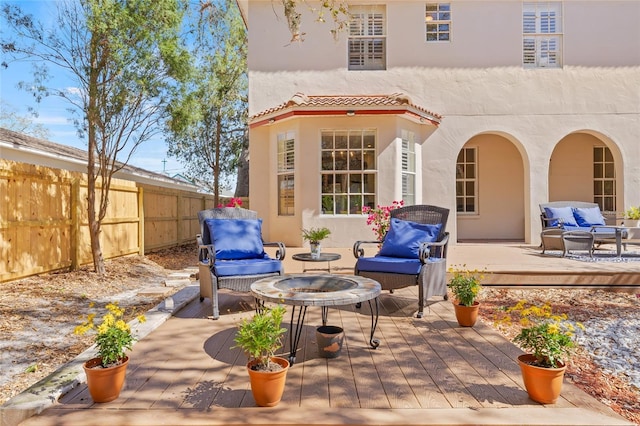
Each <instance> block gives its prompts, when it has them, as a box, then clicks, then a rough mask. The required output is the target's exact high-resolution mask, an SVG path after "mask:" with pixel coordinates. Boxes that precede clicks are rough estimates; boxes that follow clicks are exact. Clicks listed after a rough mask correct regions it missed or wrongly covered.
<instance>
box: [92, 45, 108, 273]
mask: <svg viewBox="0 0 640 426" xmlns="http://www.w3.org/2000/svg"><path fill="white" fill-rule="evenodd" d="M90 43H91V44H90V49H91V52H90V55H91V62H90V63H91V69H90V71H89V105H88V106H87V107H88V108H87V122H88V123H87V124H88V132H87V133H88V137H89V141H88V147H87V154H88V160H87V217H88V219H89V238H90V240H91V254H92V256H93V269H94V271H95V272H96V273H97V274H98V275H100V276H102V275H104V274H105V272H106V271H105V267H104V258H103V257H102V248H101V247H100V220H98V219H97V218H96V151H97V149H96V146H97V140H96V139H97V136H96V126H97V123H98V113H97V111H98V107H97V98H98V65H97V63H96V62H97V60H98V59H97V56H98V55H97V52H98V40H97V36H96V35H92V37H91V42H90Z"/></svg>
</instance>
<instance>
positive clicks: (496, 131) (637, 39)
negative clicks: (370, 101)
mask: <svg viewBox="0 0 640 426" xmlns="http://www.w3.org/2000/svg"><path fill="white" fill-rule="evenodd" d="M353 3H358V2H353ZM376 3H378V2H376ZM451 4H452V14H453V15H452V16H453V27H452V28H453V33H452V42H451V43H437V44H428V43H425V42H424V3H423V2H417V1H393V2H387V23H388V26H387V34H388V36H387V52H388V53H387V70H385V71H348V70H347V69H346V37H345V36H344V35H343V36H342V37H341V38H340V39H339V40H338V41H337V42H334V41H333V39H332V38H331V36H330V34H329V31H328V30H329V26H327V25H322V24H317V23H314V22H311V21H309V16H308V15H306V19H307V21H305V22H303V29H304V31H305V32H306V33H307V34H306V38H305V42H304V43H302V44H292V45H289V44H288V39H289V34H288V31H287V29H286V25H285V22H284V21H283V20H282V18H280V20H278V19H277V17H276V16H275V15H274V12H273V8H272V4H271V2H270V1H250V2H249V9H248V15H247V16H248V17H249V33H250V38H249V39H250V43H249V47H250V49H249V78H250V79H249V86H250V100H251V102H250V114H255V113H257V112H260V111H263V110H265V109H268V108H271V107H273V106H275V105H277V104H280V103H282V102H284V101H286V100H288V99H289V98H291V96H292V95H293V94H294V93H296V92H303V93H305V94H308V95H338V94H350V95H363V94H391V93H394V92H403V93H406V94H408V95H409V96H410V97H411V100H412V102H413V103H415V104H417V105H420V106H423V107H425V108H427V109H429V110H431V111H434V112H436V113H439V114H442V115H443V116H444V118H443V120H442V124H441V125H440V127H439V128H438V129H437V130H436V131H435V132H433V134H431V135H426V134H425V139H424V141H423V143H422V146H421V163H422V167H421V175H422V176H421V186H422V191H421V194H420V197H421V201H422V202H423V203H426V204H436V205H442V206H446V207H449V208H450V209H451V211H452V214H451V216H450V220H449V223H448V225H447V229H448V230H449V231H450V232H451V234H452V241H454V242H455V241H456V239H457V235H458V232H461V234H466V235H465V237H470V236H472V235H473V234H472V233H471V231H470V230H469V229H467V228H464V227H463V225H462V224H461V225H460V227H461V229H460V230H458V229H457V228H458V220H456V215H455V167H454V165H455V158H456V156H457V154H458V152H459V150H460V149H461V148H462V147H463V146H464V145H465V144H466V143H468V142H469V141H472V140H474V138H476V137H479V136H478V135H486V134H489V135H499V137H494V138H493V139H494V140H496V141H499V142H498V146H496V147H492V148H491V149H492V150H493V151H489V152H494V153H495V155H496V156H497V155H500V158H493V157H491V158H489V159H485V158H484V157H483V160H487V161H488V163H487V164H483V167H494V166H496V167H497V166H499V165H500V163H501V162H504V161H505V160H508V163H509V164H510V165H512V166H510V167H512V170H503V171H500V172H499V173H506V172H507V171H508V172H509V173H515V174H516V175H518V174H520V176H519V177H518V178H517V180H514V181H513V182H509V184H510V190H509V195H508V197H509V198H508V199H509V200H512V201H511V202H514V201H513V200H520V199H521V200H522V201H521V204H520V207H518V208H517V209H516V211H515V213H516V214H517V215H521V218H519V219H515V221H514V222H513V223H512V224H510V225H509V226H508V229H504V228H502V229H496V226H497V225H493V228H487V229H489V230H491V231H492V232H487V235H488V236H490V235H498V234H500V232H506V233H507V234H506V237H505V238H510V237H514V238H517V237H515V236H517V235H519V234H520V235H523V237H522V238H523V239H524V240H525V241H527V242H531V243H533V244H535V243H537V241H539V236H538V235H539V229H540V225H539V209H538V204H539V203H541V202H546V201H548V200H550V199H551V197H552V196H553V197H556V196H558V197H564V196H567V197H568V196H569V195H572V196H571V197H570V198H572V199H576V196H577V195H578V194H576V193H575V191H573V190H572V189H571V188H569V187H567V189H563V185H558V184H554V185H551V184H550V179H551V177H552V176H554V175H556V174H557V173H561V174H562V173H564V174H569V175H570V176H571V177H570V178H567V179H566V182H573V183H574V184H575V185H578V182H583V181H584V180H585V179H587V180H591V177H587V174H588V172H589V167H587V166H586V165H584V164H582V165H581V166H580V167H577V166H574V165H575V160H576V159H580V161H581V162H582V161H583V160H582V159H581V158H582V157H583V156H585V155H590V152H591V149H592V148H588V149H587V150H586V151H584V152H583V151H581V152H580V153H578V154H577V155H576V156H573V157H572V156H571V155H569V153H564V154H562V155H559V154H560V153H562V152H563V150H565V149H567V148H566V147H567V146H569V145H565V143H566V144H571V143H573V142H571V140H572V139H574V138H577V137H576V136H573V135H574V134H576V133H577V134H588V135H593V139H592V140H591V142H589V143H590V146H592V145H593V144H606V145H607V146H609V147H610V148H611V149H612V151H613V152H614V157H615V158H616V173H617V176H618V185H617V193H618V206H619V208H621V209H623V208H626V207H628V206H629V205H638V204H640V192H639V191H637V189H636V188H638V187H639V185H640V161H635V159H638V158H640V144H639V143H638V140H639V138H640V130H639V129H640V2H636V1H607V2H606V5H605V2H592V1H571V0H569V1H564V10H563V12H564V22H563V24H564V29H563V33H564V36H563V40H564V45H563V59H564V61H563V62H564V66H563V68H561V69H523V67H522V66H521V55H522V51H521V49H522V47H521V46H522V24H521V21H522V2H521V1H519V0H518V1H515V0H514V1H510V0H506V1H495V2H489V1H487V2H485V1H483V2H477V1H455V0H453V1H451ZM605 12H606V13H605ZM596 23H597V25H598V27H599V28H607V31H593V28H594V25H596ZM604 33H606V34H604ZM256 34H257V35H256ZM354 118H357V117H354ZM345 119H346V118H342V117H340V118H339V119H338V118H336V120H345ZM304 120H305V119H296V120H295V121H299V122H297V123H294V124H288V122H287V121H284V122H282V123H281V124H278V125H279V126H285V125H286V126H290V125H293V126H298V125H299V126H302V127H303V128H304V130H301V132H302V133H304V137H303V138H302V140H303V141H304V143H312V142H313V141H314V137H315V138H316V140H315V142H316V143H317V140H318V137H319V136H318V133H317V129H319V128H321V127H322V126H329V127H332V126H336V125H342V121H336V120H333V119H330V118H325V119H324V120H327V122H326V123H323V124H318V123H314V124H305V123H303V121H304ZM306 120H316V119H315V118H314V119H306ZM363 120H366V121H365V122H363V123H362V126H363V127H375V128H376V129H377V130H378V132H379V134H380V135H381V136H382V138H381V139H380V141H381V142H382V141H384V139H385V138H386V137H389V138H392V137H397V134H396V132H397V129H398V125H397V123H395V122H393V121H381V120H379V119H378V118H374V119H371V118H369V119H363ZM286 126H285V128H286ZM307 126H309V127H307ZM267 127H269V129H268V130H265V129H264V128H258V129H252V131H251V133H250V139H251V145H252V151H251V152H252V154H251V155H252V160H251V161H252V162H251V167H252V174H251V189H250V197H251V205H252V207H253V208H256V209H258V210H262V209H264V212H261V214H262V216H264V214H263V213H266V212H269V218H270V219H273V221H274V223H273V224H272V227H271V228H272V229H271V231H273V232H274V233H275V232H276V231H277V232H278V233H281V232H284V231H285V230H287V231H289V232H291V229H292V225H291V223H290V221H289V220H288V219H282V218H274V217H273V216H272V215H273V214H274V213H273V212H274V211H275V209H276V207H277V204H276V203H275V200H274V197H275V196H276V193H275V192H274V191H275V188H276V184H275V180H274V179H275V176H274V175H275V173H274V170H275V169H271V171H269V170H268V169H267V168H264V167H262V166H256V164H255V162H256V161H255V159H256V157H257V156H259V158H260V160H259V161H260V162H262V161H265V160H263V158H262V156H261V154H263V153H267V151H265V150H267V148H266V147H264V146H263V145H271V149H272V151H271V156H272V158H275V133H274V132H275V131H276V130H277V129H275V128H272V127H273V126H267ZM307 132H308V133H307ZM314 133H315V136H314ZM387 135H388V136H387ZM570 135H572V136H570ZM427 136H428V137H427ZM565 138H566V139H565ZM580 138H581V139H582V140H584V139H586V138H585V137H580ZM563 139H564V141H563ZM302 140H301V141H302ZM561 141H563V142H562V143H560V142H561ZM483 143H484V142H483ZM486 144H487V146H490V145H491V142H486ZM256 145H257V147H256ZM380 146H384V145H382V144H381V145H380ZM256 152H260V153H261V154H256ZM300 153H301V155H303V156H304V157H305V158H306V157H307V156H309V157H310V159H309V160H304V161H305V163H304V164H302V165H301V166H302V167H303V169H301V170H303V173H304V176H305V181H304V189H303V185H299V184H298V181H297V182H296V203H297V204H296V209H297V210H296V211H297V212H298V209H301V210H300V211H299V213H297V216H296V218H295V219H294V221H295V222H296V224H299V227H303V226H305V227H306V226H311V225H313V226H318V225H322V224H330V226H331V227H332V229H334V234H340V238H341V239H340V240H337V239H334V240H333V241H331V244H333V245H334V246H344V245H343V244H342V242H343V241H345V242H346V241H351V242H352V241H354V240H355V239H358V238H369V237H370V236H371V233H370V232H371V231H370V230H369V229H368V228H367V227H366V226H365V225H363V223H364V218H360V219H357V218H355V220H354V218H351V217H348V218H341V217H335V218H333V217H332V218H328V217H322V216H317V215H316V209H317V204H318V202H319V192H318V191H319V182H318V181H317V179H318V172H317V168H318V164H319V160H317V158H318V155H319V153H318V152H317V150H316V151H315V152H314V151H313V150H311V151H309V150H303V151H300ZM502 156H505V157H504V158H502ZM518 158H519V159H520V165H518V160H517V159H518ZM552 158H553V163H554V167H555V164H560V166H559V171H555V170H553V171H551V174H550V169H549V164H550V163H549V162H550V160H551V159H552ZM378 160H379V163H378V167H379V170H380V172H379V173H380V174H381V175H382V176H384V175H385V174H387V173H389V172H387V171H386V168H387V167H390V168H392V167H397V164H396V161H395V160H396V156H395V155H393V154H392V153H391V152H389V153H388V152H387V151H385V150H384V149H382V151H381V152H380V156H379V159H378ZM307 161H308V163H307ZM562 163H566V164H564V165H563V164H562ZM394 165H395V166H394ZM255 168H257V169H258V170H259V171H260V172H259V174H258V173H257V172H256V171H255V170H253V169H255ZM494 168H495V167H494ZM394 173H395V172H394ZM391 174H393V173H391ZM266 175H271V176H269V177H267V176H266ZM314 175H315V176H314ZM255 176H258V177H257V178H256V177H255ZM296 176H297V175H296ZM500 178H501V176H500V174H498V171H496V175H495V176H493V177H492V179H493V180H494V181H496V182H497V181H499V179H500ZM296 179H298V178H297V177H296ZM314 179H315V181H314ZM396 183H397V180H392V181H391V182H389V181H388V180H386V179H379V180H378V184H379V187H378V197H379V203H380V204H389V203H390V202H391V201H392V200H393V199H394V197H395V196H396V195H397V187H396V186H395V184H396ZM267 185H268V186H267ZM550 186H552V188H550ZM583 186H584V184H582V183H581V184H580V187H583ZM517 187H521V188H522V189H521V191H520V192H518V190H517V189H516V188H517ZM483 189H485V190H486V188H483ZM491 189H492V190H491ZM298 191H303V192H300V193H299V192H298ZM556 191H562V192H560V193H558V192H556ZM586 192H588V191H586ZM586 192H585V193H584V194H580V196H582V195H584V199H585V200H587V201H588V200H589V198H590V197H592V194H587V193H586ZM388 194H391V195H392V197H389V195H388ZM498 195H500V194H499V188H489V192H488V193H485V194H483V195H482V200H480V203H481V206H484V205H485V204H486V203H487V202H488V201H491V202H493V201H495V199H494V197H497V196H498ZM485 198H486V199H485ZM517 202H520V201H516V202H514V203H517ZM485 211H486V210H484V209H483V210H481V217H479V218H476V219H475V220H480V221H485V220H488V219H487V216H488V215H485ZM489 213H492V215H491V216H494V215H493V213H494V212H492V211H489ZM494 219H495V217H494ZM495 220H498V219H495ZM327 226H329V225H327ZM464 226H466V225H464ZM498 231H500V232H498ZM477 237H478V238H484V236H481V235H477ZM348 245H350V244H347V246H348Z"/></svg>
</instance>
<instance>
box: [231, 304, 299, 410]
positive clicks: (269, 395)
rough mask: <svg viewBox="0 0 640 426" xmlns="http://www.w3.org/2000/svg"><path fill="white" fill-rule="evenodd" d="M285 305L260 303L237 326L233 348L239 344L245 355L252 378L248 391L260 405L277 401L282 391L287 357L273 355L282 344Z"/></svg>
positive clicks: (268, 405) (266, 405)
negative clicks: (268, 305)
mask: <svg viewBox="0 0 640 426" xmlns="http://www.w3.org/2000/svg"><path fill="white" fill-rule="evenodd" d="M285 311H286V309H285V308H284V306H280V305H278V306H276V307H272V308H267V307H262V309H261V311H259V312H257V313H256V314H255V315H254V316H253V317H251V319H248V318H244V319H243V320H242V322H241V324H240V325H239V326H238V331H237V333H236V336H235V339H234V342H235V343H236V344H235V346H233V347H232V349H233V348H240V349H242V350H243V351H244V353H245V354H246V355H247V358H248V362H247V371H248V373H249V379H250V381H251V393H252V394H253V399H255V401H256V404H257V405H258V406H260V407H273V406H276V405H278V403H279V402H280V399H282V394H283V392H284V385H285V382H286V378H287V371H288V370H289V361H287V360H286V359H284V358H281V357H277V356H275V352H276V351H277V350H278V349H280V348H281V347H282V335H283V334H284V333H285V332H286V331H287V329H286V328H282V327H281V324H282V319H283V317H284V313H285Z"/></svg>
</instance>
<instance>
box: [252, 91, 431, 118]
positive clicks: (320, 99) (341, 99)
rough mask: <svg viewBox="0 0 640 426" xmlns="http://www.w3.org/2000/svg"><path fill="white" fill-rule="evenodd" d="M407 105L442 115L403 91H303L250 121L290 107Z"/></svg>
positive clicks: (373, 108)
mask: <svg viewBox="0 0 640 426" xmlns="http://www.w3.org/2000/svg"><path fill="white" fill-rule="evenodd" d="M402 106H404V107H409V108H411V109H413V110H415V111H419V112H421V113H423V114H425V115H427V116H429V117H430V118H432V119H435V121H440V119H442V116H441V115H439V114H436V113H434V112H431V111H429V110H427V109H425V108H423V107H420V106H418V105H415V104H413V103H412V102H411V99H410V98H409V96H407V95H405V94H404V93H393V94H391V95H337V96H331V95H305V94H304V93H299V92H298V93H296V94H295V95H293V96H292V97H291V99H289V100H288V101H287V102H284V103H282V104H280V105H277V106H275V107H273V108H269V109H266V110H264V111H261V112H259V113H257V114H255V115H253V116H251V118H250V121H254V120H257V119H259V118H261V117H265V116H268V115H271V114H274V113H278V112H281V111H285V110H287V109H290V108H300V107H303V108H310V109H317V110H323V109H326V110H331V109H333V108H335V109H338V108H340V109H345V108H347V109H348V108H357V107H362V108H365V109H370V110H375V109H376V108H395V107H402Z"/></svg>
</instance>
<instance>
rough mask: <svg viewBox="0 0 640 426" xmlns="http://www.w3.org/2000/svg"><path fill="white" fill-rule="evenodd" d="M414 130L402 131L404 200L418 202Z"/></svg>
mask: <svg viewBox="0 0 640 426" xmlns="http://www.w3.org/2000/svg"><path fill="white" fill-rule="evenodd" d="M414 139H415V136H414V134H413V132H409V131H406V130H403V131H402V200H403V201H404V203H405V205H407V206H411V205H414V204H415V203H416V143H415V140H414Z"/></svg>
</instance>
